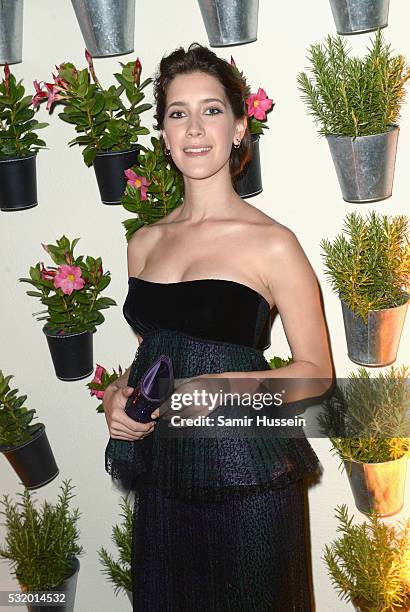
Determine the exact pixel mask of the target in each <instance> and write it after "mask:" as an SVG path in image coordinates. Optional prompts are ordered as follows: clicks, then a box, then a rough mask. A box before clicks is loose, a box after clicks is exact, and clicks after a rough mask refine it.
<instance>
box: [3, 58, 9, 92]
mask: <svg viewBox="0 0 410 612" xmlns="http://www.w3.org/2000/svg"><path fill="white" fill-rule="evenodd" d="M4 85H5V86H6V92H7V94H9V93H10V68H9V65H8V64H5V66H4Z"/></svg>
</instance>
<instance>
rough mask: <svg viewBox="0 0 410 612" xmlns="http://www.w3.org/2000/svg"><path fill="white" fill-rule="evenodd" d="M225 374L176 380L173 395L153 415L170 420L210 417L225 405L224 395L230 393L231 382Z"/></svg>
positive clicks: (153, 417)
mask: <svg viewBox="0 0 410 612" xmlns="http://www.w3.org/2000/svg"><path fill="white" fill-rule="evenodd" d="M223 376H224V375H223V374H201V375H200V376H193V377H192V378H176V379H175V386H174V391H173V393H172V395H171V396H170V397H169V398H168V399H167V400H166V401H165V402H164V403H163V404H161V406H160V407H159V408H157V409H156V410H154V412H152V414H151V418H152V419H156V418H158V417H161V418H164V419H165V420H169V419H170V418H171V417H172V416H173V415H175V414H178V415H179V416H181V417H182V418H193V417H197V416H208V415H209V414H210V413H211V412H212V410H215V408H217V407H218V406H220V405H221V404H223V393H227V392H229V388H230V385H229V380H228V379H226V378H223Z"/></svg>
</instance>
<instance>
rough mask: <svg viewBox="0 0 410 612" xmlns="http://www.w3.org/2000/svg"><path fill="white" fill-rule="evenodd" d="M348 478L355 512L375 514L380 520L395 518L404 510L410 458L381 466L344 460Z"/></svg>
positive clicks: (381, 464)
mask: <svg viewBox="0 0 410 612" xmlns="http://www.w3.org/2000/svg"><path fill="white" fill-rule="evenodd" d="M344 465H345V468H346V472H347V476H348V478H349V483H350V488H351V489H352V493H353V497H354V500H355V504H356V508H357V509H358V510H360V512H363V514H371V512H372V510H374V511H375V512H376V514H377V515H379V516H392V515H393V514H397V513H398V512H400V510H401V509H402V508H403V504H404V487H405V482H406V470H407V455H403V457H400V458H399V459H394V460H392V461H384V462H382V463H362V462H360V461H355V460H350V459H349V460H345V461H344Z"/></svg>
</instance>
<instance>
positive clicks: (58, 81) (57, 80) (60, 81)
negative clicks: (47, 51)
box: [52, 64, 70, 91]
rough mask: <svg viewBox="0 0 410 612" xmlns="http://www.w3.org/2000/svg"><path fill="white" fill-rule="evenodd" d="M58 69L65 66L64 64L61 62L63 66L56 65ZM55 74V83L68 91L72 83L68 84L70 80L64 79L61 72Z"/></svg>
mask: <svg viewBox="0 0 410 612" xmlns="http://www.w3.org/2000/svg"><path fill="white" fill-rule="evenodd" d="M56 68H57V70H60V69H61V68H64V64H61V66H56ZM52 75H53V79H54V84H55V85H56V86H57V87H59V88H60V89H64V90H65V91H68V89H69V87H70V85H69V84H68V82H67V81H66V80H65V79H63V77H61V76H60V74H57V76H56V75H55V74H54V73H52Z"/></svg>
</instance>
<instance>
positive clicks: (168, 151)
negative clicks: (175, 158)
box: [165, 147, 171, 155]
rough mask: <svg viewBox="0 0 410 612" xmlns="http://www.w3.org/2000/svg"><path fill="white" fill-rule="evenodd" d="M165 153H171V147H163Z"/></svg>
mask: <svg viewBox="0 0 410 612" xmlns="http://www.w3.org/2000/svg"><path fill="white" fill-rule="evenodd" d="M165 155H171V149H168V147H165Z"/></svg>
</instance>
